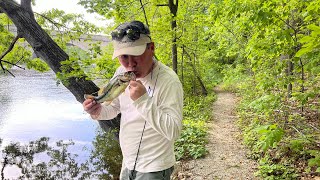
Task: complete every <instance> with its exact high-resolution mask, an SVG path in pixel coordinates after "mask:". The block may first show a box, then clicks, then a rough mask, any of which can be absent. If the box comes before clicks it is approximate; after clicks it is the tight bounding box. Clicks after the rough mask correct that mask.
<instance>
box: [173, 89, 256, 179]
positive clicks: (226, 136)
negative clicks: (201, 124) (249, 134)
mask: <svg viewBox="0 0 320 180" xmlns="http://www.w3.org/2000/svg"><path fill="white" fill-rule="evenodd" d="M216 92H217V96H218V99H217V101H216V102H215V103H214V104H213V107H212V111H213V120H211V121H210V122H209V124H208V127H209V131H210V132H209V143H208V145H207V149H208V150H209V154H208V155H207V156H206V157H205V158H203V159H197V160H191V161H188V162H181V163H180V164H179V165H178V166H177V168H176V169H177V171H176V172H177V175H176V177H177V176H178V178H175V179H186V180H187V179H188V180H189V179H190V180H191V179H192V180H202V179H210V180H215V179H223V180H229V179H230V180H231V179H232V180H233V179H236V180H238V179H239V180H240V179H241V180H242V179H258V178H256V177H255V176H254V175H253V173H254V171H255V170H256V163H255V162H254V161H252V160H249V159H247V158H246V153H247V150H246V149H245V147H244V146H243V145H242V144H241V140H240V139H239V138H237V137H239V129H238V128H237V127H236V125H235V122H236V120H237V117H236V116H235V113H234V110H235V103H236V97H235V95H233V94H231V93H228V92H223V91H219V90H216Z"/></svg>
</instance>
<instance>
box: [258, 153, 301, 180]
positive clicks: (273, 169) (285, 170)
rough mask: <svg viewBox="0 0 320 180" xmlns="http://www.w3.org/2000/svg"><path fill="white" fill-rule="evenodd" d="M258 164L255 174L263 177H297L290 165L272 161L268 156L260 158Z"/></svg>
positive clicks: (271, 179)
mask: <svg viewBox="0 0 320 180" xmlns="http://www.w3.org/2000/svg"><path fill="white" fill-rule="evenodd" d="M259 164H260V166H259V171H258V172H256V173H255V175H257V176H259V177H262V178H263V179H268V180H275V179H279V180H280V179H288V180H289V179H298V175H297V174H296V173H295V171H294V168H293V167H292V166H290V165H283V164H277V163H274V162H272V160H271V159H270V158H269V157H268V156H266V157H264V158H262V159H261V160H260V162H259Z"/></svg>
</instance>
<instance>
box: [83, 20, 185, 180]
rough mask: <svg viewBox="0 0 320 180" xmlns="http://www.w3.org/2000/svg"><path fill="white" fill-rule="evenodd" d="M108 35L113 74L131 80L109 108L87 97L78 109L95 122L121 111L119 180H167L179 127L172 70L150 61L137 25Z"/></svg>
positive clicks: (178, 89)
mask: <svg viewBox="0 0 320 180" xmlns="http://www.w3.org/2000/svg"><path fill="white" fill-rule="evenodd" d="M111 35H112V41H113V46H114V53H113V57H112V58H113V59H114V58H118V59H119V62H120V64H121V66H120V67H119V68H118V69H117V71H116V73H115V75H117V74H119V73H122V72H126V71H131V72H134V74H135V75H136V80H131V81H130V83H129V86H128V87H127V88H126V90H125V92H124V93H122V94H121V95H120V96H119V97H118V98H116V99H114V100H113V102H112V103H111V104H110V105H104V104H103V103H102V104H99V103H96V102H95V101H93V100H91V99H87V100H85V101H84V103H83V107H84V110H85V111H86V112H88V113H89V114H90V115H91V117H92V118H93V119H95V120H104V119H112V118H114V117H116V116H117V115H118V114H119V113H121V121H120V135H119V139H120V146H121V151H122V154H123V162H122V169H121V174H120V179H123V180H127V179H138V180H142V179H143V180H157V179H168V180H169V179H170V175H171V173H172V171H173V165H174V164H175V155H174V141H175V140H176V139H177V138H178V136H179V135H180V131H181V126H182V125H181V124H182V122H181V121H182V108H183V89H182V85H181V83H180V81H179V78H178V76H177V75H176V73H175V72H174V71H172V70H171V69H170V68H169V67H167V66H165V65H164V64H162V63H161V62H159V61H157V60H156V59H155V57H154V50H155V45H154V43H153V42H152V40H151V37H150V31H149V29H148V27H146V26H145V25H144V24H143V23H142V22H140V21H132V22H127V23H123V24H121V25H119V26H118V27H117V28H116V29H115V31H113V32H112V34H111Z"/></svg>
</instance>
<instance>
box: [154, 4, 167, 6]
mask: <svg viewBox="0 0 320 180" xmlns="http://www.w3.org/2000/svg"><path fill="white" fill-rule="evenodd" d="M156 6H169V4H157V5H156Z"/></svg>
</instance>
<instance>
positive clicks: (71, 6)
mask: <svg viewBox="0 0 320 180" xmlns="http://www.w3.org/2000/svg"><path fill="white" fill-rule="evenodd" d="M77 3H78V0H36V6H33V7H32V10H33V11H34V12H37V13H41V12H43V11H48V10H50V9H52V8H56V9H60V10H63V11H65V12H66V13H77V14H83V15H84V18H85V19H86V20H87V21H89V22H91V23H93V24H95V25H97V26H99V27H102V26H103V25H104V24H106V23H107V21H102V20H99V19H101V16H100V15H98V14H90V13H87V12H86V10H85V9H84V7H82V6H81V5H78V4H77Z"/></svg>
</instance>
